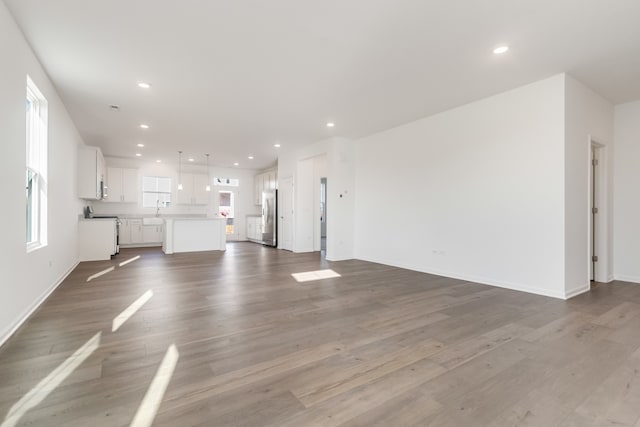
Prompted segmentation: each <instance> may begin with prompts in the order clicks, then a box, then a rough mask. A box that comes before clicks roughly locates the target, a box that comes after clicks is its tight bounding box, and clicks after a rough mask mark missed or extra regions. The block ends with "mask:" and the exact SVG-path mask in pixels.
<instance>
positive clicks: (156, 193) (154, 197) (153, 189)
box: [142, 176, 171, 208]
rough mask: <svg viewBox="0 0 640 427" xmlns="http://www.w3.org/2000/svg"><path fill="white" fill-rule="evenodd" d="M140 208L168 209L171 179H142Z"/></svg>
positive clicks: (148, 177)
mask: <svg viewBox="0 0 640 427" xmlns="http://www.w3.org/2000/svg"><path fill="white" fill-rule="evenodd" d="M142 206H143V207H145V208H168V207H169V206H171V178H167V177H163V176H145V177H142Z"/></svg>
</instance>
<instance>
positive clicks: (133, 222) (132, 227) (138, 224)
mask: <svg viewBox="0 0 640 427" xmlns="http://www.w3.org/2000/svg"><path fill="white" fill-rule="evenodd" d="M129 231H130V232H131V244H136V243H142V219H130V220H129Z"/></svg>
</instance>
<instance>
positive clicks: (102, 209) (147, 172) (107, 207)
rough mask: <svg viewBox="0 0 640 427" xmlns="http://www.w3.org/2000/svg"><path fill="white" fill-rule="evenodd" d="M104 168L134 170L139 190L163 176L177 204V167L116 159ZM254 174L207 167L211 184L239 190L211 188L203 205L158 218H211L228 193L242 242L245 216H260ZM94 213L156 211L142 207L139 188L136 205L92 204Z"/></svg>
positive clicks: (200, 169)
mask: <svg viewBox="0 0 640 427" xmlns="http://www.w3.org/2000/svg"><path fill="white" fill-rule="evenodd" d="M105 160H106V163H107V167H123V168H134V169H138V183H139V185H140V186H141V183H142V177H143V176H167V177H171V178H173V180H174V194H173V195H172V200H177V196H176V191H177V190H176V187H177V179H178V166H177V164H175V165H174V164H166V163H156V162H149V161H145V160H139V159H125V158H117V157H106V158H105ZM182 171H183V172H184V173H200V174H206V173H207V168H206V166H203V165H190V164H186V165H185V164H183V165H182ZM255 173H256V172H255V171H253V170H249V169H237V168H218V167H214V166H211V167H210V175H211V179H212V180H213V178H214V177H218V178H233V179H238V180H239V181H240V186H239V187H221V186H214V185H212V186H211V199H210V201H209V204H207V205H198V206H189V205H178V204H175V203H174V204H173V205H172V206H171V207H169V208H160V215H198V216H215V215H216V213H217V212H218V198H217V197H215V195H216V194H217V193H218V191H220V190H232V191H234V192H235V204H236V206H235V207H236V212H235V216H236V224H237V227H238V239H239V240H246V238H247V235H246V216H247V215H251V214H258V213H260V207H259V206H256V205H254V203H253V200H254V199H253V177H254V175H255ZM92 205H93V208H94V211H95V213H97V214H113V215H128V216H134V215H140V216H149V215H155V213H156V208H143V207H142V187H139V191H138V202H137V203H110V202H102V201H100V202H98V201H96V202H93V203H92Z"/></svg>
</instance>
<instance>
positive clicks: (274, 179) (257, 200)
mask: <svg viewBox="0 0 640 427" xmlns="http://www.w3.org/2000/svg"><path fill="white" fill-rule="evenodd" d="M277 175H278V172H277V171H276V170H270V171H266V172H262V173H259V174H257V175H256V176H254V177H253V202H254V204H256V205H261V204H262V192H263V191H269V190H275V189H277V188H278V176H277Z"/></svg>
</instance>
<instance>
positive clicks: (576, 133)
mask: <svg viewBox="0 0 640 427" xmlns="http://www.w3.org/2000/svg"><path fill="white" fill-rule="evenodd" d="M592 140H593V141H595V142H597V143H598V144H600V145H602V149H600V151H601V153H600V154H601V157H604V158H602V159H601V160H600V164H599V166H598V170H599V171H601V172H602V173H603V174H604V175H605V178H606V179H605V180H604V181H603V183H604V184H605V185H604V186H603V187H606V188H603V189H604V190H606V189H611V187H612V178H611V177H612V174H611V170H612V167H613V164H612V159H613V105H612V104H611V103H609V102H608V101H607V100H605V99H604V98H602V97H601V96H599V95H598V94H596V93H595V92H593V91H592V90H591V89H589V88H588V87H586V86H584V85H583V84H582V83H580V82H578V81H577V80H576V79H574V78H572V77H571V76H565V292H566V294H567V295H569V296H572V295H576V294H578V293H580V292H584V291H586V290H588V289H589V288H590V282H589V269H590V268H591V262H590V256H591V254H590V245H591V239H590V235H591V234H590V233H591V227H590V224H591V222H590V221H591V214H590V207H591V202H590V185H589V180H590V169H591V163H590V160H591V159H590V158H591V141H592ZM612 209H613V204H612V198H611V197H609V198H608V199H607V200H606V201H605V202H604V203H603V204H602V205H600V206H599V214H598V217H597V220H598V221H599V223H596V224H597V227H598V230H599V231H600V232H599V233H598V237H599V240H601V243H602V245H601V246H602V248H601V249H599V250H597V255H598V269H597V271H596V273H597V274H596V277H595V279H596V280H598V281H603V282H604V281H609V280H610V278H611V275H612V270H611V267H610V257H609V254H610V253H611V252H612V238H611V236H612V232H613V230H612V227H613V220H612V218H613V217H612V215H611V212H612Z"/></svg>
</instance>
